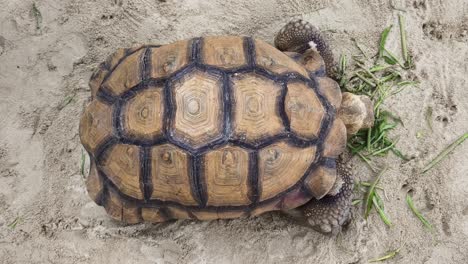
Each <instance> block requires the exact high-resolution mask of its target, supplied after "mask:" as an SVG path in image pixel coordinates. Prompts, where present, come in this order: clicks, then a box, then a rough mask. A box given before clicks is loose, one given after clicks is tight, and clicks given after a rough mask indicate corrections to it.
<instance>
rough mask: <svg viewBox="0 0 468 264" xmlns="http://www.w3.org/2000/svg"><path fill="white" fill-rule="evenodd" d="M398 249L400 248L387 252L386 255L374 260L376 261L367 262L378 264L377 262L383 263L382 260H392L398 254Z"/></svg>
mask: <svg viewBox="0 0 468 264" xmlns="http://www.w3.org/2000/svg"><path fill="white" fill-rule="evenodd" d="M400 249H401V248H397V249H395V250H392V251H389V252H388V253H387V255H385V256H382V257H379V258H376V259H371V260H369V262H379V261H384V260H388V259H391V258H394V257H395V256H396V255H397V254H398V253H399V252H400Z"/></svg>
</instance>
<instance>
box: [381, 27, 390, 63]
mask: <svg viewBox="0 0 468 264" xmlns="http://www.w3.org/2000/svg"><path fill="white" fill-rule="evenodd" d="M392 27H393V26H389V27H388V28H385V29H384V30H383V31H382V34H381V35H380V45H379V58H382V56H383V55H384V52H385V43H386V42H387V38H388V34H389V33H390V30H391V29H392Z"/></svg>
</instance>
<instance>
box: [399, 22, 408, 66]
mask: <svg viewBox="0 0 468 264" xmlns="http://www.w3.org/2000/svg"><path fill="white" fill-rule="evenodd" d="M398 24H399V26H400V39H401V54H402V56H403V60H404V61H405V65H406V66H408V62H409V61H408V48H407V46H406V31H405V18H404V17H403V15H401V14H399V15H398Z"/></svg>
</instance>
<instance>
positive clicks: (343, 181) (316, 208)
mask: <svg viewBox="0 0 468 264" xmlns="http://www.w3.org/2000/svg"><path fill="white" fill-rule="evenodd" d="M337 173H338V177H339V179H337V183H336V184H335V186H334V188H333V189H332V190H331V191H330V192H329V194H328V195H326V196H325V197H323V198H322V199H320V200H317V199H312V200H310V201H309V202H308V203H306V204H305V205H303V206H301V207H298V208H296V209H293V211H291V212H288V214H289V215H291V216H293V217H294V218H296V219H298V220H302V221H301V222H306V224H307V225H308V226H310V227H312V228H313V229H315V230H317V231H319V232H321V233H325V234H332V235H336V234H338V233H339V232H340V231H341V229H342V227H343V226H345V225H347V224H348V223H349V221H350V219H351V202H352V198H353V180H352V176H351V172H350V170H349V169H348V168H346V167H344V164H341V163H338V164H337ZM304 220H305V221H304Z"/></svg>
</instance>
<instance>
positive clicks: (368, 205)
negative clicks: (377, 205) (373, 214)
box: [364, 168, 387, 219]
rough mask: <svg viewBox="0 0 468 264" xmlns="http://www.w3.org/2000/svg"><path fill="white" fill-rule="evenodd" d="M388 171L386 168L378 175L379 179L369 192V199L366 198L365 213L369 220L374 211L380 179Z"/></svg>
mask: <svg viewBox="0 0 468 264" xmlns="http://www.w3.org/2000/svg"><path fill="white" fill-rule="evenodd" d="M386 170H387V168H384V169H382V170H381V171H380V173H379V174H378V175H377V178H376V179H375V181H374V182H373V183H372V185H371V186H370V187H369V191H368V192H367V197H366V211H365V212H364V218H365V219H367V218H368V217H369V213H370V211H371V209H372V205H373V199H374V196H375V187H376V186H377V184H378V183H379V181H380V178H381V177H382V174H383V173H384V172H385V171H386Z"/></svg>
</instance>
